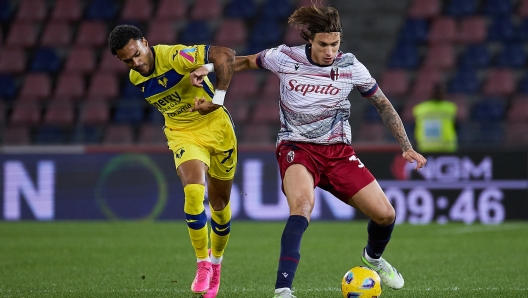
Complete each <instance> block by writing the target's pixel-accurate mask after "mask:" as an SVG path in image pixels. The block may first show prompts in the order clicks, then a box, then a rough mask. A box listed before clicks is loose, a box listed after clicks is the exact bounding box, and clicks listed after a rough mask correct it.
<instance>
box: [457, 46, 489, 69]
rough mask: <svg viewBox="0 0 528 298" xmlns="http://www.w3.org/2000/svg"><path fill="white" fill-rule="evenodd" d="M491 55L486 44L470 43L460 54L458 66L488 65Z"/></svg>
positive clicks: (482, 66)
mask: <svg viewBox="0 0 528 298" xmlns="http://www.w3.org/2000/svg"><path fill="white" fill-rule="evenodd" d="M490 64H491V55H490V52H489V50H488V47H487V45H486V44H472V45H469V46H468V47H467V48H466V51H465V52H464V53H463V54H462V57H461V59H460V62H459V66H460V67H462V68H469V69H478V68H485V67H489V66H490Z"/></svg>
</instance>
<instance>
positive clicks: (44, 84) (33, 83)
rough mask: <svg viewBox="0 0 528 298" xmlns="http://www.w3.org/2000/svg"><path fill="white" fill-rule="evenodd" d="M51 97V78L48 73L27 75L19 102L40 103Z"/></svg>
mask: <svg viewBox="0 0 528 298" xmlns="http://www.w3.org/2000/svg"><path fill="white" fill-rule="evenodd" d="M50 95H51V78H50V76H49V75H48V74H47V73H38V72H36V73H27V74H26V76H25V78H24V83H23V84H22V88H21V89H20V92H19V95H18V98H19V99H18V100H22V101H40V100H43V99H47V98H48V97H49V96H50Z"/></svg>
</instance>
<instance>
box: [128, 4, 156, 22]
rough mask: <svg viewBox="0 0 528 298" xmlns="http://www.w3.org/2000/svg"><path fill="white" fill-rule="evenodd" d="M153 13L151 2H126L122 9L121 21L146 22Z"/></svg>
mask: <svg viewBox="0 0 528 298" xmlns="http://www.w3.org/2000/svg"><path fill="white" fill-rule="evenodd" d="M152 11H153V7H152V1H150V0H125V1H124V4H123V8H122V9H121V20H126V21H139V22H144V21H147V20H149V18H150V16H151V14H152Z"/></svg>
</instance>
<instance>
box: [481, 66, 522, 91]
mask: <svg viewBox="0 0 528 298" xmlns="http://www.w3.org/2000/svg"><path fill="white" fill-rule="evenodd" d="M483 91H484V95H491V96H508V95H511V94H512V93H513V92H514V91H515V81H514V78H513V73H512V72H511V71H510V70H508V69H492V70H491V71H490V73H489V75H488V77H487V79H486V81H485V83H484V90H483Z"/></svg>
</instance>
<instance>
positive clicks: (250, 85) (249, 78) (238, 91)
mask: <svg viewBox="0 0 528 298" xmlns="http://www.w3.org/2000/svg"><path fill="white" fill-rule="evenodd" d="M258 87H259V85H258V80H257V75H256V73H255V72H252V71H246V72H244V73H243V74H242V73H241V74H237V75H236V76H233V78H232V79H231V83H230V84H229V96H230V98H245V99H251V98H254V97H255V96H256V95H257V92H258Z"/></svg>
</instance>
